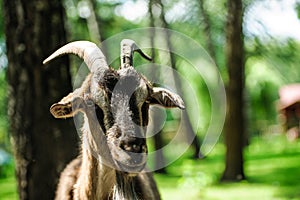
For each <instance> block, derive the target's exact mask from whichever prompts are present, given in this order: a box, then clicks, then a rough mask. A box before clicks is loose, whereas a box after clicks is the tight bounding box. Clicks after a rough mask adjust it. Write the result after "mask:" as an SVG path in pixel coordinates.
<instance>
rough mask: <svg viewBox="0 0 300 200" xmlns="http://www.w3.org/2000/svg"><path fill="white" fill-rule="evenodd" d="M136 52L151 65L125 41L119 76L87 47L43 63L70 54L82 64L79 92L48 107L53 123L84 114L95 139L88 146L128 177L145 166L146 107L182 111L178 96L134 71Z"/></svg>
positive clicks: (73, 47)
mask: <svg viewBox="0 0 300 200" xmlns="http://www.w3.org/2000/svg"><path fill="white" fill-rule="evenodd" d="M134 51H137V52H139V53H140V54H141V55H142V56H143V57H145V58H148V59H149V57H148V56H147V55H145V54H144V53H143V52H142V51H141V50H140V49H139V48H137V46H136V45H135V43H134V41H132V40H123V41H122V43H121V67H120V69H118V70H113V69H112V68H110V67H108V65H107V62H106V60H105V57H104V55H103V53H102V52H101V50H100V49H99V48H98V47H97V46H96V45H95V44H93V43H91V42H87V41H77V42H72V43H69V44H67V45H65V46H63V47H61V48H60V49H58V50H57V51H56V52H54V53H53V54H52V55H51V56H50V57H49V58H47V59H46V60H45V61H44V63H47V62H49V61H50V60H52V59H54V58H56V57H58V56H60V55H63V54H68V53H73V54H76V55H78V56H79V57H81V58H83V59H84V61H85V63H86V64H87V66H88V68H89V70H90V72H91V73H90V74H89V75H88V76H87V78H86V79H85V81H84V82H83V84H82V85H81V87H80V88H78V89H76V90H75V91H74V92H72V93H70V94H69V95H68V96H66V97H64V98H63V99H62V100H61V101H60V102H58V103H56V104H54V105H52V107H51V108H50V111H51V113H52V115H53V116H54V117H56V118H67V117H73V116H74V115H75V114H76V113H77V112H79V111H80V112H83V113H84V115H85V123H86V126H87V129H88V130H87V132H88V134H91V135H92V137H93V142H94V144H92V146H94V147H95V148H98V149H97V150H94V151H96V152H97V153H98V154H99V155H100V156H101V157H105V158H104V159H110V160H111V161H112V162H113V164H114V166H115V167H116V168H117V169H118V170H124V171H127V172H138V171H141V170H142V169H143V168H144V166H145V163H146V158H147V145H146V136H145V132H146V126H147V124H148V109H149V106H150V105H151V104H158V105H161V106H164V107H179V108H181V109H183V108H184V103H183V101H182V99H181V98H180V97H179V96H178V95H177V94H174V93H172V92H171V91H169V90H167V89H163V88H159V87H153V86H152V85H151V83H150V82H149V81H148V80H147V79H146V78H145V77H144V76H142V75H141V74H139V73H138V72H137V71H136V70H135V69H134V68H133V66H132V59H133V52H134ZM98 140H101V141H98ZM103 148H106V149H103ZM107 148H108V149H109V150H108V149H107ZM108 157H109V158H108Z"/></svg>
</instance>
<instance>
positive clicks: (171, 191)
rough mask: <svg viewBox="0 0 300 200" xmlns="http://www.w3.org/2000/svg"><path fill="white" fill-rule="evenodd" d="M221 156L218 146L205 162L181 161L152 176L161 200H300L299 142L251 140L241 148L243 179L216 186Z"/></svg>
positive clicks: (222, 157)
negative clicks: (242, 153) (243, 160)
mask: <svg viewBox="0 0 300 200" xmlns="http://www.w3.org/2000/svg"><path fill="white" fill-rule="evenodd" d="M224 153H225V149H224V146H223V145H221V144H218V145H217V146H216V148H215V149H214V151H213V152H212V153H211V154H210V155H209V156H208V157H207V158H206V159H204V160H198V161H194V160H189V159H182V160H179V161H177V162H175V163H174V164H173V166H170V167H169V168H168V172H169V174H168V175H156V176H155V178H156V180H157V182H158V184H159V188H160V191H161V195H162V197H163V199H174V200H176V199H178V200H179V199H191V200H193V199H195V200H196V199H204V200H227V199H228V200H235V199H236V200H240V199H243V200H244V199H245V200H253V199H257V200H285V199H294V200H297V199H300V141H294V142H289V141H287V140H286V139H285V137H283V136H273V137H267V138H266V137H264V138H260V139H253V140H252V143H251V145H250V146H249V147H247V148H245V158H246V159H245V160H246V161H245V173H246V176H247V180H245V181H242V182H240V183H226V184H220V183H219V179H220V176H221V174H222V172H223V169H224V162H223V160H224Z"/></svg>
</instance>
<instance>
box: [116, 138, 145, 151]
mask: <svg viewBox="0 0 300 200" xmlns="http://www.w3.org/2000/svg"><path fill="white" fill-rule="evenodd" d="M120 147H121V148H122V149H123V150H125V151H128V152H132V153H146V152H147V146H146V143H145V142H140V141H138V140H137V141H123V142H122V143H121V145H120Z"/></svg>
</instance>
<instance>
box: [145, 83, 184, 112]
mask: <svg viewBox="0 0 300 200" xmlns="http://www.w3.org/2000/svg"><path fill="white" fill-rule="evenodd" d="M150 104H158V105H161V106H163V107H166V108H173V107H178V108H180V109H185V106H184V102H183V100H182V98H181V97H180V96H179V95H177V94H175V93H173V92H171V91H170V90H167V89H164V88H161V87H154V88H153V93H152V95H151V98H150Z"/></svg>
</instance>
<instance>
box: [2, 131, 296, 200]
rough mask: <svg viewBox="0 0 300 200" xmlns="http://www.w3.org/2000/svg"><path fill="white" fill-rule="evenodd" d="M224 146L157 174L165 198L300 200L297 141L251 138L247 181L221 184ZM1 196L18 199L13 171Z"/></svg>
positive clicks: (247, 158)
mask: <svg viewBox="0 0 300 200" xmlns="http://www.w3.org/2000/svg"><path fill="white" fill-rule="evenodd" d="M224 153H225V147H224V146H223V145H222V144H217V145H216V147H215V148H214V150H213V151H212V152H211V153H210V154H209V155H208V157H207V158H205V159H204V160H192V159H189V158H188V157H189V156H190V155H191V152H188V153H186V154H185V155H184V156H183V157H181V158H180V159H178V160H177V161H176V162H174V163H172V165H170V166H169V167H168V168H167V171H168V174H167V175H161V174H156V175H155V179H156V180H157V183H158V186H159V189H160V192H161V196H162V198H163V199H165V200H169V199H172V200H198V199H204V200H241V199H243V200H253V199H254V200H300V140H299V141H294V142H289V141H287V140H286V139H285V137H284V136H272V137H263V138H255V139H252V141H251V145H250V146H248V147H247V148H246V149H245V173H246V176H247V180H245V181H242V182H239V183H226V184H224V183H223V184H220V183H219V179H220V176H221V175H222V172H223V169H224V162H223V161H224ZM0 199H1V200H5V199H7V200H8V199H9V200H13V199H17V194H16V182H15V180H14V178H13V174H11V176H9V177H7V178H2V179H1V178H0Z"/></svg>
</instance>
